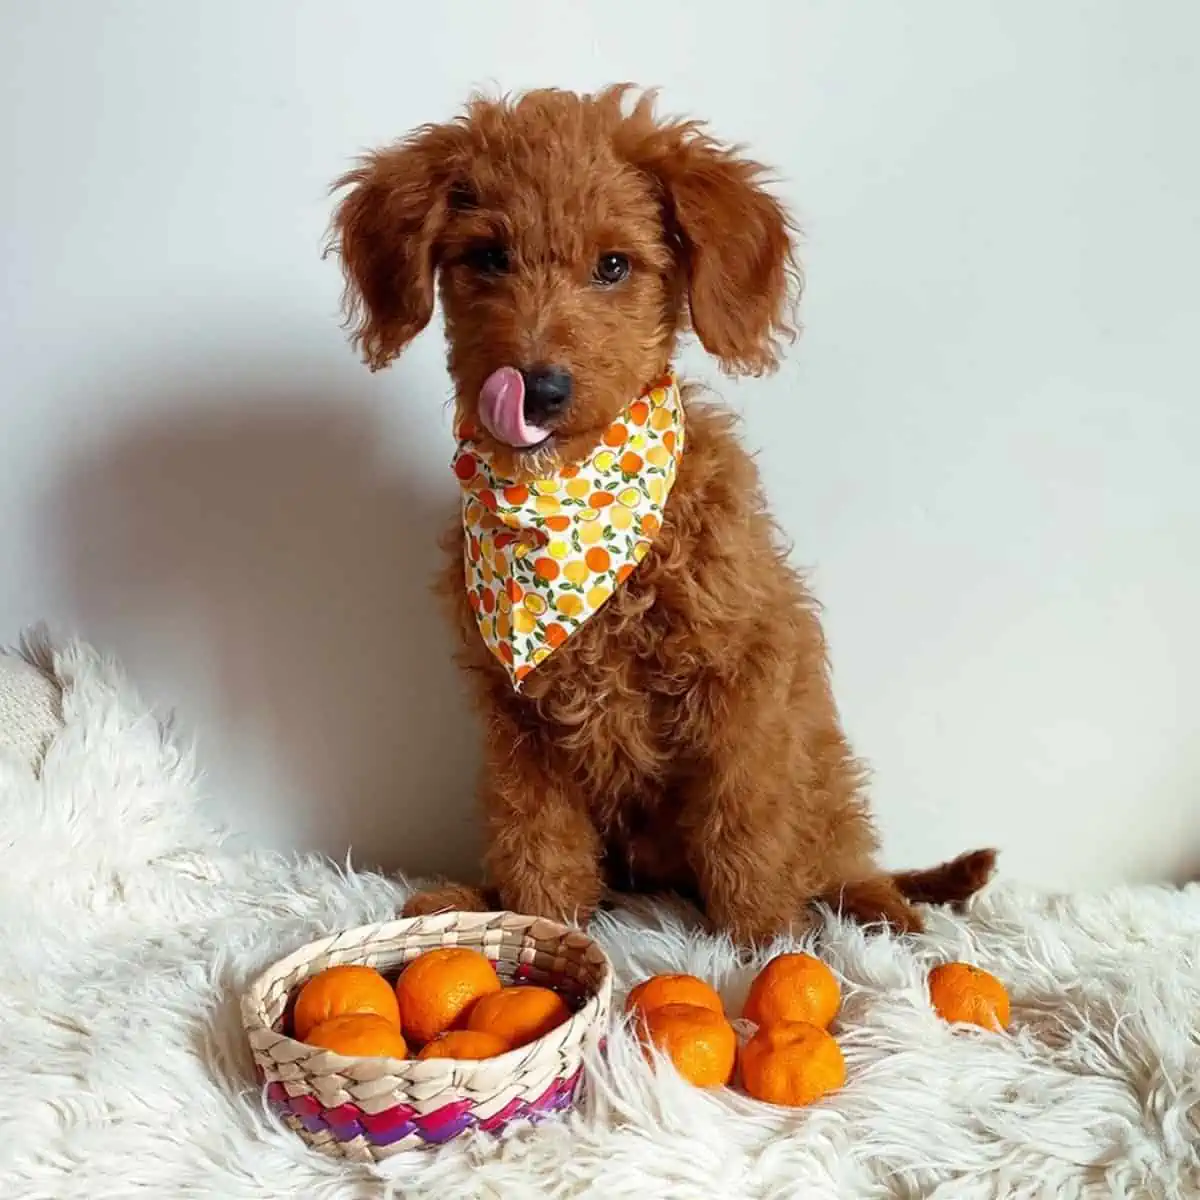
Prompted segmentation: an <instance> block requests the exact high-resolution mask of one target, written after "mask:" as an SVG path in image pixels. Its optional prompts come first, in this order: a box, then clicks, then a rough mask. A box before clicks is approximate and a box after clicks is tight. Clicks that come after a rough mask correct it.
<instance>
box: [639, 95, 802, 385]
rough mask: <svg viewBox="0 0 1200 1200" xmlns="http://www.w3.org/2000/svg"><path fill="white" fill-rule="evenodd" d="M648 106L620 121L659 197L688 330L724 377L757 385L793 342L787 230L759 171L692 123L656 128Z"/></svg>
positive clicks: (790, 231)
mask: <svg viewBox="0 0 1200 1200" xmlns="http://www.w3.org/2000/svg"><path fill="white" fill-rule="evenodd" d="M652 103H653V97H652V96H645V97H643V98H642V100H641V101H640V102H639V103H638V105H637V107H636V108H635V110H634V112H633V113H632V115H631V116H630V118H629V119H628V123H627V129H628V130H629V132H631V133H634V135H635V138H636V141H635V144H634V146H633V147H632V149H631V151H630V154H631V157H632V158H633V160H634V162H635V163H636V165H638V166H640V167H641V168H642V169H643V170H645V171H647V172H648V173H650V174H651V175H652V176H653V177H654V178H655V179H656V180H658V182H659V185H660V186H661V188H662V190H663V198H664V203H665V208H666V218H667V223H668V231H669V233H670V234H671V235H672V236H673V237H674V239H675V241H676V243H677V252H678V253H679V255H680V257H681V259H682V262H683V266H684V269H685V271H686V274H687V289H688V303H689V308H690V311H691V322H692V328H693V329H694V330H695V332H696V335H697V336H698V337H699V339H700V341H701V343H702V345H703V346H704V348H705V349H706V350H707V351H708V352H709V353H710V354H712V355H714V356H715V357H716V358H717V359H719V360H720V362H721V366H722V367H723V368H724V369H725V370H726V371H728V372H730V373H731V374H749V375H761V374H763V373H764V372H766V371H770V370H772V369H774V367H776V366H777V365H778V361H779V341H780V339H781V338H785V339H788V340H791V339H793V338H794V337H795V334H796V325H795V322H794V310H795V305H796V302H797V300H798V298H799V294H800V288H801V282H802V281H801V274H800V268H799V265H798V264H797V261H796V258H795V250H794V244H793V239H794V236H795V232H796V231H795V229H794V227H793V225H792V222H791V219H790V218H789V216H788V214H787V211H786V210H785V209H784V207H783V205H782V204H781V203H780V202H779V201H778V200H777V199H776V198H775V197H774V196H772V195H771V194H770V192H769V191H767V189H766V187H765V186H764V177H765V175H766V171H765V169H764V168H763V167H762V166H760V165H759V164H758V163H756V162H753V161H751V160H749V159H747V158H743V157H742V156H741V155H740V154H739V153H738V152H737V151H736V150H733V149H729V148H727V147H725V146H722V145H721V144H720V143H718V142H716V141H715V140H714V139H713V138H712V137H710V136H709V134H708V133H707V132H706V131H705V129H704V127H703V126H702V125H701V124H699V123H698V122H695V121H678V122H670V123H666V124H658V123H657V122H655V121H654V118H653V115H652V112H651V106H652Z"/></svg>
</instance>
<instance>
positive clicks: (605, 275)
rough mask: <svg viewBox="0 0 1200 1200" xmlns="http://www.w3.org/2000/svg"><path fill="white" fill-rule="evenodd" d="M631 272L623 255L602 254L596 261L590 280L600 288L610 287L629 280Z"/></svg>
mask: <svg viewBox="0 0 1200 1200" xmlns="http://www.w3.org/2000/svg"><path fill="white" fill-rule="evenodd" d="M631 270H632V267H631V266H630V263H629V259H628V258H627V257H626V256H625V255H624V254H602V255H600V257H599V259H597V261H596V269H595V271H594V272H593V273H592V280H593V282H594V283H598V284H599V285H600V286H601V287H612V286H613V284H615V283H620V282H621V281H622V280H624V279H628V278H629V272H630V271H631Z"/></svg>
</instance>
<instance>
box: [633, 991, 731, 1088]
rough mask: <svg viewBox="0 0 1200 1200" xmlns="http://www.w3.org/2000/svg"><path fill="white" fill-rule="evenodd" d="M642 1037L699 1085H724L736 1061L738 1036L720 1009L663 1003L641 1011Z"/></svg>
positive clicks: (693, 1082)
mask: <svg viewBox="0 0 1200 1200" xmlns="http://www.w3.org/2000/svg"><path fill="white" fill-rule="evenodd" d="M639 1023H640V1025H641V1028H642V1037H643V1040H644V1041H645V1042H646V1043H647V1046H646V1049H647V1052H649V1049H650V1047H651V1046H654V1047H656V1048H657V1049H658V1050H660V1051H661V1052H662V1053H663V1054H665V1055H666V1056H667V1058H669V1059H670V1060H671V1062H672V1063H674V1065H675V1069H676V1070H677V1071H678V1072H679V1074H680V1075H682V1076H683V1077H684V1079H686V1080H687V1081H688V1083H691V1084H694V1085H695V1086H696V1087H705V1088H707V1087H724V1086H725V1085H726V1084H727V1083H728V1082H729V1081H730V1079H732V1078H733V1068H734V1065H735V1063H736V1062H737V1035H736V1034H735V1033H734V1032H733V1026H732V1025H730V1023H729V1022H728V1021H727V1020H725V1018H724V1016H723V1015H722V1014H721V1013H719V1012H713V1010H712V1009H711V1008H702V1007H701V1006H700V1005H698V1004H664V1005H663V1006H662V1007H661V1008H653V1009H651V1010H650V1011H649V1012H644V1011H643V1012H639Z"/></svg>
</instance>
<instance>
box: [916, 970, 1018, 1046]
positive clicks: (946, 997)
mask: <svg viewBox="0 0 1200 1200" xmlns="http://www.w3.org/2000/svg"><path fill="white" fill-rule="evenodd" d="M929 999H930V1001H931V1002H932V1004H933V1007H934V1008H935V1009H936V1010H937V1011H938V1013H939V1014H940V1015H941V1016H942V1017H943V1018H944V1019H945V1020H947V1021H952V1022H956V1023H965V1024H970V1025H981V1026H983V1028H984V1029H997V1030H998V1029H1004V1028H1005V1027H1006V1026H1007V1025H1008V1022H1009V1018H1010V1016H1011V1015H1012V1006H1011V1004H1010V1002H1009V998H1008V991H1007V989H1006V988H1005V986H1004V984H1002V983H1001V982H1000V980H998V979H997V978H996V977H995V975H992V974H991V973H990V972H988V971H985V970H984V969H983V968H982V967H974V966H972V965H971V964H970V963H964V962H952V963H943V964H942V965H941V966H940V967H934V969H933V970H932V971H930V972H929Z"/></svg>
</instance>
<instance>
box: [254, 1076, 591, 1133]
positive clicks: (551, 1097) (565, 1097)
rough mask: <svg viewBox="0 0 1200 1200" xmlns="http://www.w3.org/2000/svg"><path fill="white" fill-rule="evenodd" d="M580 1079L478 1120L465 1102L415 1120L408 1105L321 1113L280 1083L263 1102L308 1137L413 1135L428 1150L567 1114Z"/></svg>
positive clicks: (271, 1086)
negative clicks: (467, 1135)
mask: <svg viewBox="0 0 1200 1200" xmlns="http://www.w3.org/2000/svg"><path fill="white" fill-rule="evenodd" d="M582 1075H583V1070H582V1068H580V1069H579V1070H577V1071H576V1072H575V1073H574V1074H573V1075H570V1076H568V1077H567V1078H564V1079H556V1080H555V1081H554V1082H553V1083H552V1084H551V1085H550V1086H549V1087H548V1088H547V1089H546V1090H545V1091H544V1092H543V1093H542V1094H541V1095H540V1096H538V1097H537V1099H535V1100H531V1101H527V1100H510V1101H509V1102H508V1103H507V1104H506V1105H505V1106H504V1107H503V1108H502V1109H500V1111H499V1112H496V1113H493V1114H492V1115H491V1116H490V1117H488V1118H486V1119H485V1120H482V1121H480V1120H478V1119H477V1118H476V1117H475V1115H474V1113H473V1112H472V1109H473V1107H474V1105H473V1104H472V1102H471V1101H470V1100H455V1101H452V1102H451V1103H449V1104H443V1105H442V1107H441V1108H435V1109H434V1110H433V1112H430V1113H426V1114H425V1115H424V1116H420V1115H419V1114H418V1113H417V1111H416V1109H414V1108H410V1107H409V1106H408V1105H407V1104H397V1105H396V1106H395V1107H394V1108H388V1109H384V1111H383V1112H377V1113H365V1112H363V1110H362V1109H361V1108H359V1107H358V1105H357V1104H339V1105H338V1106H337V1107H336V1108H324V1107H323V1106H322V1105H321V1104H320V1103H319V1102H318V1101H317V1100H316V1099H315V1098H314V1097H313V1096H310V1095H301V1096H289V1095H288V1093H287V1089H286V1088H285V1087H284V1086H283V1084H282V1083H272V1084H269V1085H268V1086H267V1100H268V1101H269V1103H270V1104H271V1106H272V1107H273V1108H274V1109H275V1110H276V1111H277V1112H279V1113H280V1114H281V1115H283V1116H291V1117H292V1118H294V1119H295V1120H296V1121H298V1122H299V1123H300V1124H301V1125H303V1126H304V1128H305V1129H306V1130H308V1132H309V1133H321V1132H323V1131H325V1130H328V1131H329V1132H330V1133H331V1134H332V1135H333V1136H334V1137H335V1138H336V1139H337V1140H338V1141H339V1142H351V1141H353V1140H354V1139H355V1138H358V1137H362V1138H365V1139H366V1141H368V1142H369V1143H371V1144H372V1145H374V1146H391V1145H392V1144H393V1143H395V1142H398V1141H400V1140H402V1139H403V1138H406V1137H409V1136H410V1135H412V1134H416V1135H417V1136H418V1137H419V1138H420V1139H421V1140H422V1141H424V1142H426V1143H427V1144H429V1145H432V1146H440V1145H441V1144H442V1143H443V1142H448V1141H450V1139H451V1138H455V1137H458V1135H459V1134H460V1133H463V1132H465V1131H466V1130H468V1129H472V1128H474V1129H481V1130H483V1131H484V1132H485V1133H496V1132H498V1131H499V1130H501V1129H503V1128H504V1126H505V1125H508V1124H509V1123H510V1122H512V1121H539V1120H541V1119H542V1118H543V1117H546V1116H549V1115H550V1114H551V1113H556V1112H562V1111H563V1110H564V1109H567V1108H570V1106H571V1104H572V1103H573V1102H574V1100H575V1095H576V1092H577V1091H578V1089H579V1083H580V1080H581V1078H582Z"/></svg>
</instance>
